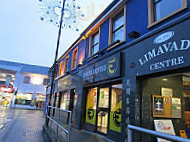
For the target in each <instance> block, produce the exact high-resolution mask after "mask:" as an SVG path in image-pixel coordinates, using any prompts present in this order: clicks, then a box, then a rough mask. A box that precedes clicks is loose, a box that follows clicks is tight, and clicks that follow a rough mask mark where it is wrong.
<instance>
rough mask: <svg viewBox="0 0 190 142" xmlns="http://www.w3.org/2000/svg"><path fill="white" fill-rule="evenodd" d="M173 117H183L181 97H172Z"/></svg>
mask: <svg viewBox="0 0 190 142" xmlns="http://www.w3.org/2000/svg"><path fill="white" fill-rule="evenodd" d="M171 111H172V118H181V98H172V110H171Z"/></svg>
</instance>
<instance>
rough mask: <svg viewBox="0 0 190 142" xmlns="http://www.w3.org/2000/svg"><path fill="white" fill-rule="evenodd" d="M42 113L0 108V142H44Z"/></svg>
mask: <svg viewBox="0 0 190 142" xmlns="http://www.w3.org/2000/svg"><path fill="white" fill-rule="evenodd" d="M43 124H44V117H43V111H38V110H22V109H9V108H2V107H1V108H0V142H45V141H44V137H43V135H42V125H43Z"/></svg>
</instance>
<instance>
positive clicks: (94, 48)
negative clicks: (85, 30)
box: [90, 32, 99, 56]
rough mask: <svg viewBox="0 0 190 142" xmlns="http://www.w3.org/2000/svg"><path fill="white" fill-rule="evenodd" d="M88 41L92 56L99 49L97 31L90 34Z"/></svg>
mask: <svg viewBox="0 0 190 142" xmlns="http://www.w3.org/2000/svg"><path fill="white" fill-rule="evenodd" d="M90 42H91V43H90V45H91V46H90V56H93V55H94V54H96V53H97V52H98V51H99V32H97V33H95V34H93V35H92V36H91V40H90Z"/></svg>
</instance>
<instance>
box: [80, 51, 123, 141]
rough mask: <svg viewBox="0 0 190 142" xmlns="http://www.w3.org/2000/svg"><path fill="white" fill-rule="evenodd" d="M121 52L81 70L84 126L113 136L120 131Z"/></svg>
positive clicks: (116, 135) (114, 137) (115, 137)
mask: <svg viewBox="0 0 190 142" xmlns="http://www.w3.org/2000/svg"><path fill="white" fill-rule="evenodd" d="M121 56H122V55H121V53H116V54H113V55H112V56H109V57H106V58H104V59H102V60H99V61H97V62H96V63H94V64H91V65H88V66H87V67H84V68H83V69H82V70H81V76H82V80H83V84H84V90H85V91H84V94H83V95H84V98H83V99H84V100H85V101H84V103H85V116H84V120H85V122H84V128H85V129H86V130H89V131H93V132H97V133H101V134H103V135H106V136H107V137H111V138H113V139H119V135H120V133H121V116H122V79H121V76H122V73H121V66H120V64H121ZM123 67H124V66H123Z"/></svg>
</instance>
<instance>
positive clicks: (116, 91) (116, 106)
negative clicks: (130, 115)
mask: <svg viewBox="0 0 190 142" xmlns="http://www.w3.org/2000/svg"><path fill="white" fill-rule="evenodd" d="M121 108H122V84H117V85H112V91H111V111H110V123H109V124H110V126H109V128H110V129H111V130H114V131H117V132H121Z"/></svg>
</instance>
